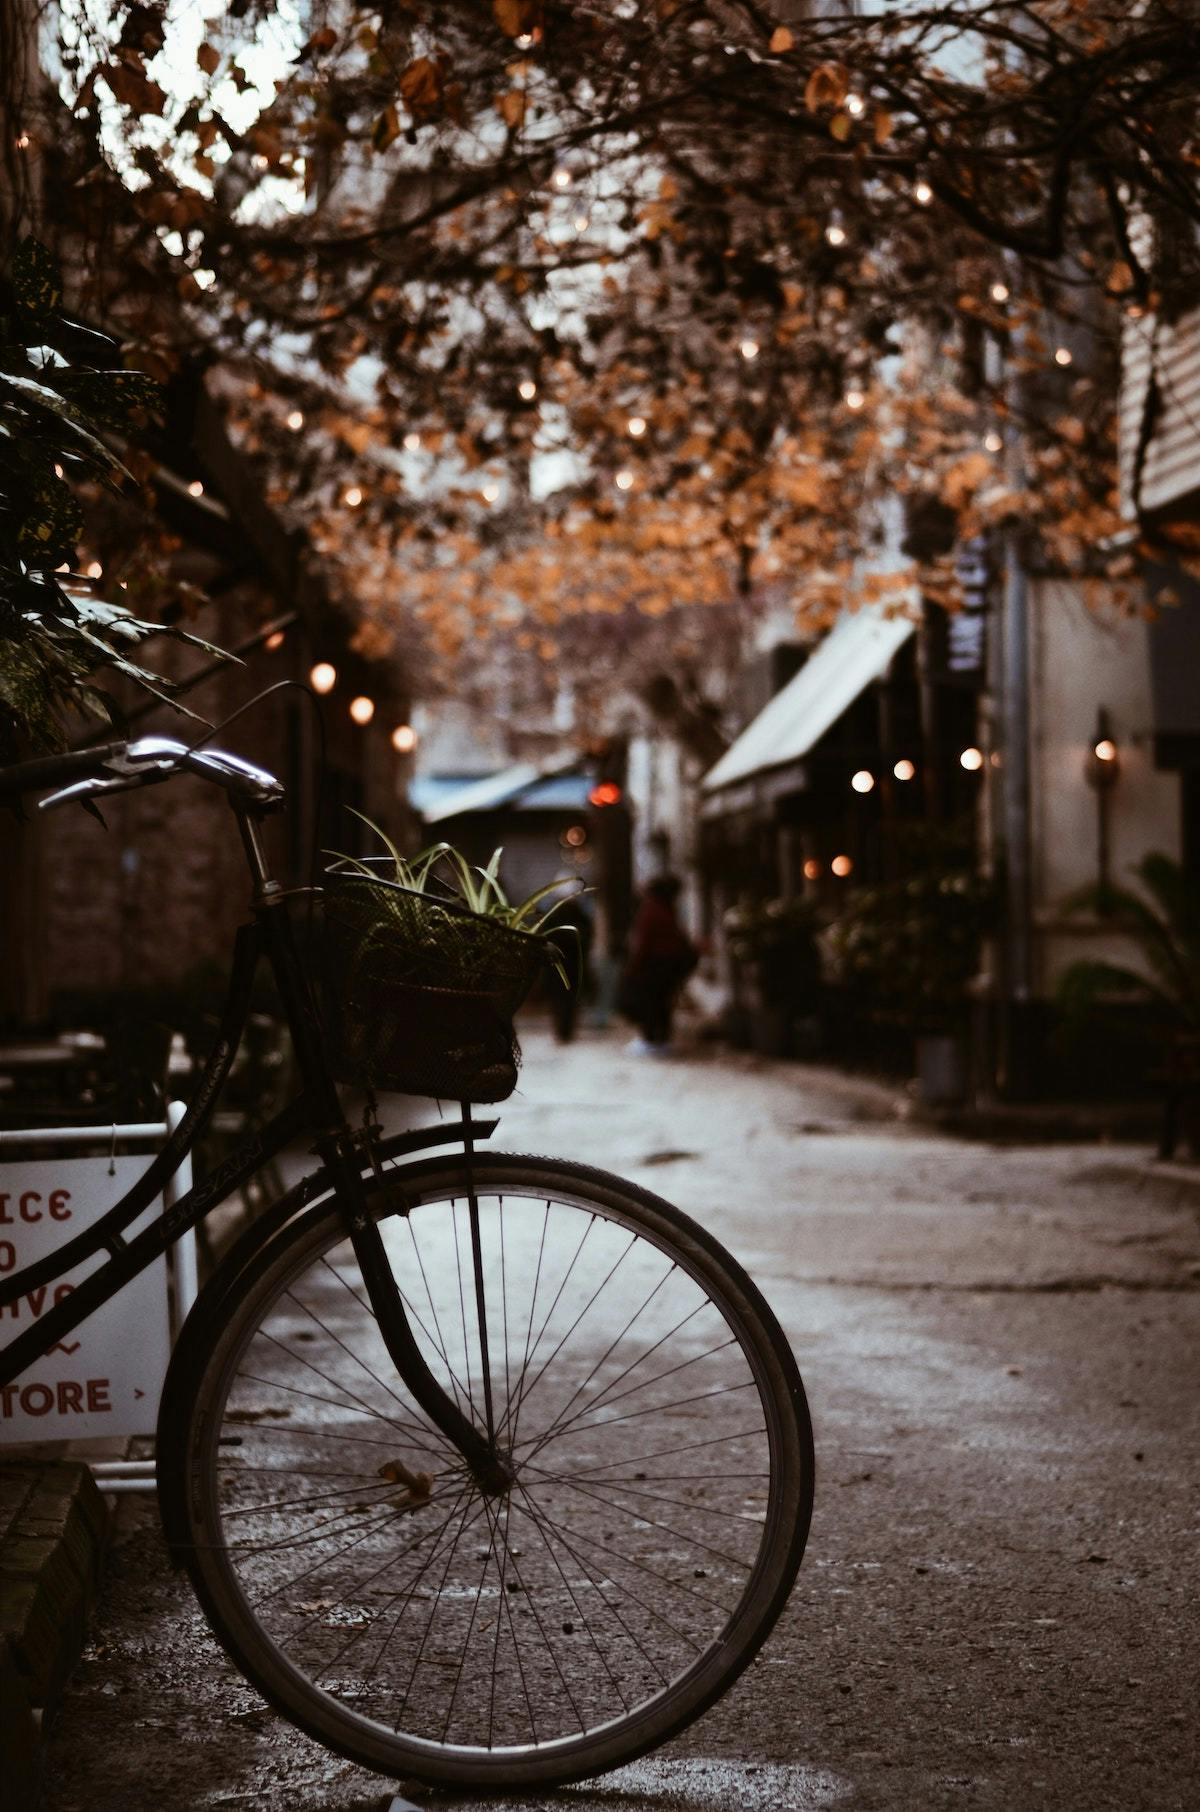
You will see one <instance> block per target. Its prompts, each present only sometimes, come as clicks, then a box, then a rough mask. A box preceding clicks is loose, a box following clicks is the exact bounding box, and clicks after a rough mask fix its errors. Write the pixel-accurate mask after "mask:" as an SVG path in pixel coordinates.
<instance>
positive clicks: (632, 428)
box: [625, 415, 646, 440]
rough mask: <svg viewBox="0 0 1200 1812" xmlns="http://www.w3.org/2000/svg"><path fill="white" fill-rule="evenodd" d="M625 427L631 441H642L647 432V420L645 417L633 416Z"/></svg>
mask: <svg viewBox="0 0 1200 1812" xmlns="http://www.w3.org/2000/svg"><path fill="white" fill-rule="evenodd" d="M625 426H626V428H627V429H628V431H629V434H630V437H631V439H633V440H641V438H642V435H643V434H644V433H645V432H646V418H645V416H644V415H631V416H630V418H629V420H628V421H627V422H626V424H625Z"/></svg>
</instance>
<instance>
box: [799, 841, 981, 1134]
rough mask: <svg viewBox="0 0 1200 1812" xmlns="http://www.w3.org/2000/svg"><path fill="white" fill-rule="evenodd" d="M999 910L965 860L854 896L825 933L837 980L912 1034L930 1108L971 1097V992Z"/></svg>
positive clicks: (921, 869)
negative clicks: (966, 1095) (968, 1058)
mask: <svg viewBox="0 0 1200 1812" xmlns="http://www.w3.org/2000/svg"><path fill="white" fill-rule="evenodd" d="M993 910H994V890H993V886H992V883H991V881H990V880H989V879H987V878H986V877H985V876H981V875H979V874H977V873H976V872H975V870H974V869H973V868H972V867H970V866H967V865H966V864H965V862H964V861H963V860H962V859H961V857H960V858H959V859H958V860H954V859H951V860H950V861H949V862H945V861H934V862H931V863H929V864H928V865H926V866H924V867H919V868H916V869H914V871H913V872H912V873H910V874H908V875H906V876H905V877H904V878H903V879H900V880H895V881H888V882H884V883H881V884H880V885H878V886H875V887H863V888H858V889H856V890H855V892H854V893H853V894H851V895H850V897H849V899H848V901H847V903H846V907H845V910H844V911H843V912H842V913H841V914H840V915H839V917H838V918H837V919H836V920H835V921H834V923H833V924H832V925H831V926H830V927H829V930H828V933H827V935H826V950H827V953H828V959H829V966H830V970H831V973H832V976H833V978H834V979H835V980H836V981H837V982H838V983H840V985H841V986H842V987H843V988H844V989H845V990H846V991H847V992H848V993H849V994H850V996H851V997H852V999H855V1000H857V1002H858V1003H859V1004H860V1005H861V1006H862V1007H863V1008H865V1010H866V1011H867V1012H869V1013H871V1014H874V1015H876V1016H879V1017H880V1018H882V1019H885V1020H890V1021H892V1022H893V1023H894V1022H895V1021H897V1020H899V1021H900V1022H901V1023H902V1024H903V1025H904V1026H905V1027H906V1028H907V1029H908V1030H909V1031H911V1033H912V1034H913V1036H914V1040H915V1047H916V1063H917V1078H918V1085H919V1092H920V1097H921V1099H922V1100H923V1101H924V1102H926V1104H928V1105H931V1106H932V1105H941V1104H949V1103H951V1102H954V1101H958V1100H961V1099H962V1097H963V1095H964V1093H965V1091H966V1082H967V1075H966V1033H967V1025H968V1001H969V989H970V983H971V980H972V978H973V977H974V975H975V973H976V971H977V969H978V966H979V955H980V946H981V942H982V939H983V936H984V933H985V932H986V930H987V928H988V925H989V923H990V921H991V918H992V914H993Z"/></svg>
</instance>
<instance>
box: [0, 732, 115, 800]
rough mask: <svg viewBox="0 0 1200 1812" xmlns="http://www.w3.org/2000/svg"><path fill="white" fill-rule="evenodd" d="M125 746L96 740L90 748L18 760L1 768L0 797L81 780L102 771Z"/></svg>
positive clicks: (10, 797) (14, 796) (9, 797)
mask: <svg viewBox="0 0 1200 1812" xmlns="http://www.w3.org/2000/svg"><path fill="white" fill-rule="evenodd" d="M124 748H125V744H124V743H123V742H106V743H97V744H96V746H95V747H94V748H91V749H68V750H67V751H66V753H65V754H62V755H42V756H40V757H39V758H38V759H37V760H36V761H19V762H17V764H16V765H15V767H11V768H0V799H15V798H18V797H19V796H20V795H21V794H22V793H40V792H43V791H44V790H45V788H46V787H49V786H62V785H64V784H65V783H66V782H67V781H69V780H80V779H82V778H84V776H86V775H89V774H97V773H99V772H101V770H102V769H103V767H104V764H105V762H106V761H111V760H112V758H113V756H114V755H117V754H119V753H120V752H121V750H123V749H124Z"/></svg>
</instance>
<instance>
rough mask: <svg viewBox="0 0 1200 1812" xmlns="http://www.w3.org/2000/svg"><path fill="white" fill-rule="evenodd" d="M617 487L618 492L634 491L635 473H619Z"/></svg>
mask: <svg viewBox="0 0 1200 1812" xmlns="http://www.w3.org/2000/svg"><path fill="white" fill-rule="evenodd" d="M616 486H617V489H618V491H630V490H632V489H633V473H632V472H618V473H617V477H616Z"/></svg>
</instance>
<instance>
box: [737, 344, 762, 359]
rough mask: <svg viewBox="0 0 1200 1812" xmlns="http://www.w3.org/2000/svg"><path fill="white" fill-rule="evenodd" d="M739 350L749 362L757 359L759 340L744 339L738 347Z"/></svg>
mask: <svg viewBox="0 0 1200 1812" xmlns="http://www.w3.org/2000/svg"><path fill="white" fill-rule="evenodd" d="M738 351H739V352H740V353H741V355H742V357H743V358H744V359H745V360H746V362H747V364H748V363H749V362H750V360H751V359H756V358H757V357H758V341H757V340H743V341H742V343H741V345H740V346H739V347H738Z"/></svg>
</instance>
